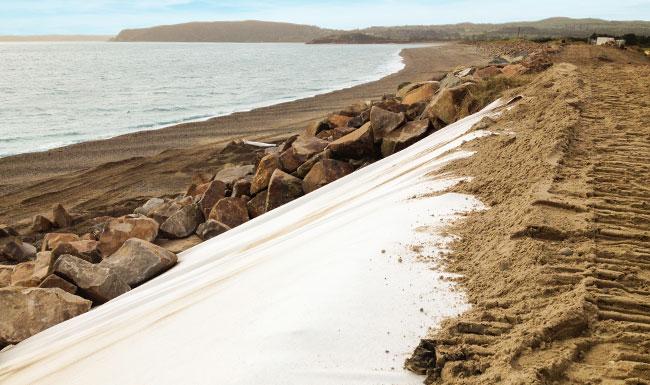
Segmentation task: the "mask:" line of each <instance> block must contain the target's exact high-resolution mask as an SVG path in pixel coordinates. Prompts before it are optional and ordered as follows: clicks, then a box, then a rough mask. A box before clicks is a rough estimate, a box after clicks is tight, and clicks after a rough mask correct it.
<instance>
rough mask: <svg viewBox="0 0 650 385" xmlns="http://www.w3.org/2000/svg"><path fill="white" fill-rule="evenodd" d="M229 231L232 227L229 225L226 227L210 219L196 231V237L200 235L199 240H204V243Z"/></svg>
mask: <svg viewBox="0 0 650 385" xmlns="http://www.w3.org/2000/svg"><path fill="white" fill-rule="evenodd" d="M228 230H230V227H229V226H228V225H225V224H223V223H221V222H219V221H215V220H214V219H208V220H207V221H206V222H204V223H201V224H200V225H199V227H198V228H197V229H196V235H198V236H199V238H201V239H203V240H204V241H207V240H208V239H210V238H214V237H216V236H217V235H219V234H221V233H225V232H226V231H228Z"/></svg>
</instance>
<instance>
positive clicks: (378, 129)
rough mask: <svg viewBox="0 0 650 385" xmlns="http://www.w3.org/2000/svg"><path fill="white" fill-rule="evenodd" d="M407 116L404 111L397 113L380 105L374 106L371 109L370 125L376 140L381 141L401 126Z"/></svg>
mask: <svg viewBox="0 0 650 385" xmlns="http://www.w3.org/2000/svg"><path fill="white" fill-rule="evenodd" d="M405 120H406V117H405V116H404V113H403V112H400V113H395V112H390V111H387V110H384V109H382V108H379V107H376V106H375V107H372V109H371V110H370V125H371V127H372V136H373V138H374V140H375V142H379V141H380V140H381V139H383V137H384V136H386V135H388V133H390V132H391V131H393V130H395V129H397V127H399V126H401V125H402V124H403V123H404V121H405Z"/></svg>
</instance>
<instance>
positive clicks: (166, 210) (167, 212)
mask: <svg viewBox="0 0 650 385" xmlns="http://www.w3.org/2000/svg"><path fill="white" fill-rule="evenodd" d="M182 208H183V205H182V204H180V203H179V202H177V201H173V200H172V201H168V202H165V203H163V204H161V205H159V206H157V207H156V208H155V209H153V210H152V211H151V213H150V214H149V216H150V217H151V218H153V219H154V220H155V221H156V222H157V223H158V224H161V223H163V222H164V221H166V220H167V218H169V217H171V216H172V215H174V214H176V212H177V211H178V210H180V209H182ZM136 215H137V214H136Z"/></svg>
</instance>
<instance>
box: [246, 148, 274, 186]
mask: <svg viewBox="0 0 650 385" xmlns="http://www.w3.org/2000/svg"><path fill="white" fill-rule="evenodd" d="M278 168H280V155H279V154H277V153H273V154H268V155H266V156H265V157H263V158H262V160H260V163H259V164H258V165H257V170H256V171H255V176H254V177H253V181H252V182H251V194H257V193H258V192H259V191H262V190H264V189H265V188H266V187H267V186H268V185H269V181H270V180H271V175H273V171H275V170H276V169H278Z"/></svg>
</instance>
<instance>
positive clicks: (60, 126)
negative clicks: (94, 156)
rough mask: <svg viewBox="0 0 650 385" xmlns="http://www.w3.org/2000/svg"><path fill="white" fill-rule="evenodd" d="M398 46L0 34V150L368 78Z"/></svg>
mask: <svg viewBox="0 0 650 385" xmlns="http://www.w3.org/2000/svg"><path fill="white" fill-rule="evenodd" d="M406 47H409V46H407V45H306V44H294V43H264V44H259V43H108V42H81V43H77V42H66V43H40V42H39V43H0V74H1V76H0V157H5V156H9V155H14V154H20V153H26V152H35V151H43V150H47V149H51V148H55V147H60V146H64V145H68V144H73V143H79V142H83V141H88V140H95V139H102V138H109V137H113V136H117V135H121V134H126V133H131V132H136V131H144V130H153V129H158V128H161V127H164V126H169V125H172V124H177V123H182V122H188V121H197V120H204V119H207V118H210V117H214V116H221V115H226V114H230V113H233V112H239V111H247V110H250V109H253V108H256V107H262V106H266V105H271V104H276V103H280V102H286V101H291V100H295V99H300V98H304V97H309V96H313V95H317V94H322V93H326V92H329V91H333V90H336V89H341V88H346V87H350V86H354V85H357V84H362V83H365V82H369V81H373V80H377V79H379V78H381V77H383V76H386V75H388V74H390V73H393V72H396V71H398V70H400V69H401V68H403V63H402V60H401V58H400V56H399V52H400V51H401V50H402V49H403V48H406Z"/></svg>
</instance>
